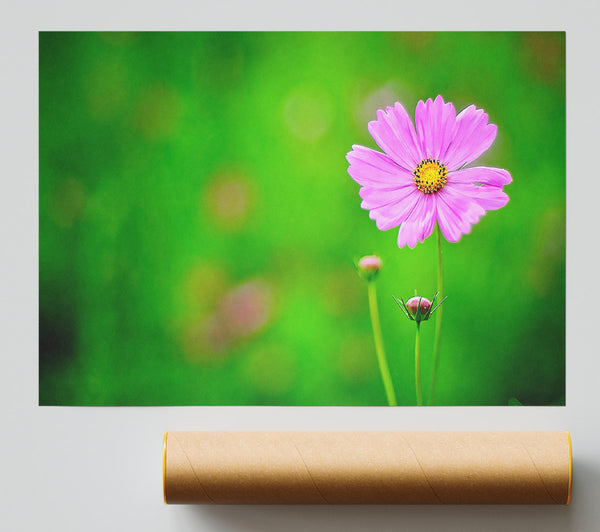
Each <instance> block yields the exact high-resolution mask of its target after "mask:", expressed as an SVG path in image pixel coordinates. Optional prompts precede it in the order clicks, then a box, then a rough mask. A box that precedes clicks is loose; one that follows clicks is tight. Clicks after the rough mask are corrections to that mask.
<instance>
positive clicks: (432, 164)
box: [413, 159, 448, 194]
mask: <svg viewBox="0 0 600 532" xmlns="http://www.w3.org/2000/svg"><path fill="white" fill-rule="evenodd" d="M413 174H414V176H415V185H417V188H418V189H419V190H420V191H421V192H423V193H425V194H432V193H433V192H437V191H438V190H440V189H441V188H442V187H443V186H444V185H445V184H446V178H447V177H448V169H447V168H446V167H445V166H444V165H443V164H442V163H440V162H439V161H438V160H434V159H424V160H423V161H421V162H420V163H419V165H418V166H417V167H416V168H415V171H414V172H413Z"/></svg>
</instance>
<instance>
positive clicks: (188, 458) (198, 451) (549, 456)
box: [163, 432, 572, 504]
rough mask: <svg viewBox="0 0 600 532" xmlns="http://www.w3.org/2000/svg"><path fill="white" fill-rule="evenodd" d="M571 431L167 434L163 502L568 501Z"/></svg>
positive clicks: (413, 502)
mask: <svg viewBox="0 0 600 532" xmlns="http://www.w3.org/2000/svg"><path fill="white" fill-rule="evenodd" d="M571 478H572V459H571V440H570V436H569V433H568V432H166V433H165V435H164V447H163V487H164V499H165V503H168V504H173V503H179V504H569V501H570V497H571Z"/></svg>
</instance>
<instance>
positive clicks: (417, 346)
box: [415, 322, 423, 406]
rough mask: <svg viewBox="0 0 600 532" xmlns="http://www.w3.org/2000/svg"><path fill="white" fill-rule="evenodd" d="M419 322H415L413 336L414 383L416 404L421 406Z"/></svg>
mask: <svg viewBox="0 0 600 532" xmlns="http://www.w3.org/2000/svg"><path fill="white" fill-rule="evenodd" d="M420 350H421V323H420V322H417V336H416V337H415V385H416V388H417V406H423V394H422V392H421V360H420Z"/></svg>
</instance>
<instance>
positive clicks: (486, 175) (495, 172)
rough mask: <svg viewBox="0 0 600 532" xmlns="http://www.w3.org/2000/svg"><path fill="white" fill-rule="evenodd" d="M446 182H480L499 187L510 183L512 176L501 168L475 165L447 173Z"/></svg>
mask: <svg viewBox="0 0 600 532" xmlns="http://www.w3.org/2000/svg"><path fill="white" fill-rule="evenodd" d="M448 183H465V184H471V183H481V184H483V185H490V186H494V187H501V186H503V185H508V184H509V183H512V177H511V175H510V173H509V172H507V171H506V170H504V169H502V168H491V167H488V166H477V167H474V168H464V169H463V170H457V171H456V172H450V173H449V174H448Z"/></svg>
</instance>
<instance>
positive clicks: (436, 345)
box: [428, 224, 444, 404]
mask: <svg viewBox="0 0 600 532" xmlns="http://www.w3.org/2000/svg"><path fill="white" fill-rule="evenodd" d="M436 235H437V250H438V265H437V292H438V297H439V298H440V301H441V300H442V299H443V298H444V294H443V292H444V278H443V272H442V231H441V230H440V226H439V225H437V224H436ZM443 313H444V307H439V308H438V311H437V317H436V320H435V336H434V339H433V373H432V374H431V387H430V389H429V402H428V404H433V397H434V391H435V383H436V380H437V371H438V365H439V362H440V337H441V331H442V315H443Z"/></svg>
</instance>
